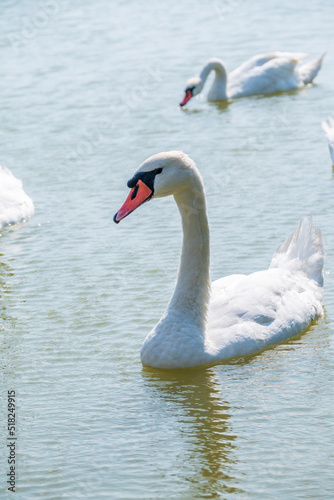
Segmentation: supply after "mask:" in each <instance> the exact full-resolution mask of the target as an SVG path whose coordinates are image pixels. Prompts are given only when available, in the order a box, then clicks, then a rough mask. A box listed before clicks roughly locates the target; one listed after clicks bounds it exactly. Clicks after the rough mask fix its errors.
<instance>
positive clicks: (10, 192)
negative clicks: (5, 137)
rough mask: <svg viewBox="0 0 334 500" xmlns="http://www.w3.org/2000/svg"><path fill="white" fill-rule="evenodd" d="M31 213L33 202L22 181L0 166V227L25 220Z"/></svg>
mask: <svg viewBox="0 0 334 500" xmlns="http://www.w3.org/2000/svg"><path fill="white" fill-rule="evenodd" d="M33 213H34V204H33V202H32V199H31V198H30V197H29V196H28V195H27V194H26V193H25V192H24V190H23V187H22V182H21V181H20V180H19V179H17V178H16V177H15V176H14V175H13V174H12V173H11V171H10V170H9V169H8V168H6V167H1V166H0V229H1V228H2V227H4V226H6V225H8V224H15V223H17V222H21V221H23V220H26V219H28V218H29V217H31V215H32V214H33Z"/></svg>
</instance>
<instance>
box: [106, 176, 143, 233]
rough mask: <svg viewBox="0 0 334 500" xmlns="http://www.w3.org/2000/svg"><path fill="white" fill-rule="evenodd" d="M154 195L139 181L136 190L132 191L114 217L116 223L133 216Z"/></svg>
mask: <svg viewBox="0 0 334 500" xmlns="http://www.w3.org/2000/svg"><path fill="white" fill-rule="evenodd" d="M152 194H153V191H152V190H151V189H150V188H149V187H147V186H146V184H145V183H144V182H143V181H141V180H140V179H139V180H138V182H137V184H136V185H135V187H134V188H132V189H131V191H130V194H129V196H128V197H127V199H126V200H125V202H124V203H123V205H122V206H121V208H120V209H119V210H118V212H117V213H116V214H115V215H114V222H116V224H118V223H119V222H120V221H121V220H122V219H124V217H126V216H127V215H129V214H131V212H133V211H134V210H136V208H138V207H139V206H140V205H142V204H143V203H144V202H145V201H147V200H149V199H150V198H151V196H152Z"/></svg>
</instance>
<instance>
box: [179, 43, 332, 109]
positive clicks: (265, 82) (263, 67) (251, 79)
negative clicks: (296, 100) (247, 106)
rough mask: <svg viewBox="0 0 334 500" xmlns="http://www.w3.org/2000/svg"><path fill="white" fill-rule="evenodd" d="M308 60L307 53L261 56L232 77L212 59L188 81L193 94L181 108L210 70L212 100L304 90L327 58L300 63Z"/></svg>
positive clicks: (201, 87) (210, 95)
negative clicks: (213, 76) (212, 73)
mask: <svg viewBox="0 0 334 500" xmlns="http://www.w3.org/2000/svg"><path fill="white" fill-rule="evenodd" d="M306 57H307V54H304V53H291V52H273V53H270V54H260V55H257V56H254V57H252V58H251V59H249V60H248V61H246V62H245V63H244V64H242V65H241V66H239V67H238V68H237V69H235V70H234V71H232V72H231V73H229V74H227V71H226V69H225V66H224V63H223V61H222V60H221V59H218V58H212V59H210V60H209V61H208V62H207V64H206V65H205V66H204V68H203V69H202V71H201V73H200V76H199V77H196V78H191V79H190V80H188V82H187V86H186V94H187V91H188V90H189V89H191V95H190V94H189V95H188V98H186V97H185V99H184V101H183V102H182V103H181V105H182V106H183V105H184V104H186V102H188V100H189V99H190V98H191V97H192V96H194V95H196V94H198V93H199V92H201V90H202V89H203V87H204V84H205V81H206V79H207V77H208V76H209V74H210V73H211V71H214V72H215V79H214V81H213V84H212V87H211V89H210V91H209V93H208V100H209V101H219V100H225V99H233V98H235V97H242V96H247V95H253V94H269V93H272V92H276V91H284V90H290V89H296V88H301V87H304V86H305V85H307V84H308V83H310V82H312V81H313V79H314V78H315V76H316V75H317V74H318V71H319V70H320V68H321V64H322V60H323V57H324V55H323V56H322V57H320V58H319V59H317V60H315V61H311V62H309V63H306V64H299V63H300V62H301V61H303V60H304V59H305V58H306Z"/></svg>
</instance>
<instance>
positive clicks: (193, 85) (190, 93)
mask: <svg viewBox="0 0 334 500" xmlns="http://www.w3.org/2000/svg"><path fill="white" fill-rule="evenodd" d="M202 89H203V82H202V80H201V79H200V78H199V77H198V76H195V77H194V78H190V80H188V81H187V84H186V88H185V96H184V98H183V101H181V102H180V106H181V107H182V106H184V105H185V104H187V102H188V101H190V99H191V98H192V97H194V96H195V95H197V94H199V93H200V92H201V91H202Z"/></svg>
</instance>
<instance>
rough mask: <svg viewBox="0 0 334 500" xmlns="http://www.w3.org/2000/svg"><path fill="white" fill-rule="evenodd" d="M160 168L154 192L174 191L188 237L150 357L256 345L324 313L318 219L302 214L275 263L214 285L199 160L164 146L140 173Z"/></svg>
mask: <svg viewBox="0 0 334 500" xmlns="http://www.w3.org/2000/svg"><path fill="white" fill-rule="evenodd" d="M154 172H159V175H156V176H155V180H154V195H153V197H154V198H157V197H162V196H168V195H174V198H175V201H176V203H177V205H178V208H179V210H180V213H181V217H182V225H183V234H184V238H183V248H182V255H181V261H180V268H179V273H178V279H177V284H176V287H175V291H174V293H173V296H172V298H171V300H170V302H169V304H168V306H167V309H166V311H165V313H164V314H163V316H162V318H161V319H160V321H159V323H158V324H157V325H156V326H155V327H154V328H153V330H152V331H151V332H150V333H149V335H148V336H147V337H146V339H145V341H144V343H143V346H142V349H141V359H142V362H143V364H144V365H148V366H152V367H157V368H185V367H192V366H198V365H203V364H207V363H212V362H218V361H221V360H223V359H228V358H231V357H234V356H241V355H246V354H250V353H254V352H257V351H259V350H261V349H263V348H264V347H266V346H268V345H270V344H273V343H276V342H279V341H282V340H285V339H288V338H290V337H293V336H294V335H296V334H298V333H300V332H302V331H303V330H304V329H305V328H306V327H307V326H308V325H309V324H310V322H311V321H312V320H314V319H315V318H317V317H318V316H320V315H321V314H322V296H323V288H322V287H323V271H322V269H323V248H322V238H321V233H320V231H318V230H313V229H312V222H310V221H307V220H306V219H305V220H302V221H301V223H300V225H299V227H298V228H297V229H296V231H295V232H294V233H293V235H292V236H290V237H289V238H288V239H287V240H286V242H285V243H284V244H283V245H281V246H280V247H279V248H278V250H277V252H276V253H275V254H274V256H273V258H272V261H271V264H270V267H269V269H267V270H265V271H260V272H256V273H253V274H250V275H248V276H245V275H232V276H228V277H225V278H222V279H219V280H217V281H215V282H213V283H212V285H211V282H210V275H209V227H208V219H207V211H206V202H205V192H204V186H203V182H202V178H201V176H200V174H199V172H198V170H197V168H196V167H195V164H194V163H193V161H192V160H191V159H190V158H189V157H188V156H187V155H185V154H184V153H182V152H177V151H176V152H175V151H172V152H168V153H160V154H158V155H155V156H152V157H151V158H149V159H148V160H146V161H145V162H144V163H143V164H142V165H141V166H140V167H139V169H138V170H137V172H136V174H135V176H137V178H140V176H142V178H143V179H144V178H145V177H147V176H148V175H149V173H151V174H152V173H153V174H154ZM134 178H136V177H134ZM134 189H137V190H138V189H140V187H139V188H134ZM131 199H132V198H131ZM132 209H133V208H132ZM119 213H121V212H119ZM122 213H124V212H122ZM115 218H116V222H119V220H120V219H121V216H118V215H117V214H116V216H115Z"/></svg>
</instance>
